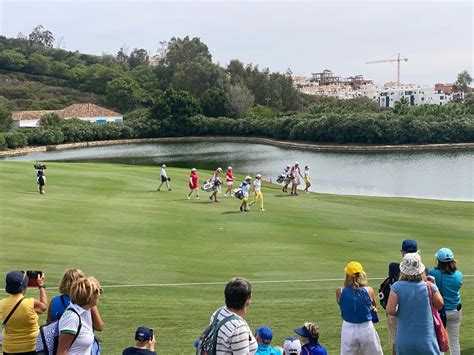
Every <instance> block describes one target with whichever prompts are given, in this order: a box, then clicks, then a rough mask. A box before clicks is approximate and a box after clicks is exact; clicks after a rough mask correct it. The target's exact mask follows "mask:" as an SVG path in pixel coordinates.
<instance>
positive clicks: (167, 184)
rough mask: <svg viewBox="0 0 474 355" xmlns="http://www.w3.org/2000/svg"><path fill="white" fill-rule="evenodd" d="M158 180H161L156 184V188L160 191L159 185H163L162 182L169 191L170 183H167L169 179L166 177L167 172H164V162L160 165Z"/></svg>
mask: <svg viewBox="0 0 474 355" xmlns="http://www.w3.org/2000/svg"><path fill="white" fill-rule="evenodd" d="M160 180H161V184H160V186H158V188H157V189H156V190H157V191H160V189H161V186H163V184H166V187H167V188H168V191H171V186H170V183H169V182H170V181H171V179H170V178H169V177H168V174H166V164H163V165H162V166H161V172H160Z"/></svg>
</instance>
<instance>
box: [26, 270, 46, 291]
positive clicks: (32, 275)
mask: <svg viewBox="0 0 474 355" xmlns="http://www.w3.org/2000/svg"><path fill="white" fill-rule="evenodd" d="M26 276H28V287H31V286H38V277H41V276H43V271H37V270H28V271H27V272H26Z"/></svg>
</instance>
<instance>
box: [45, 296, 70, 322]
mask: <svg viewBox="0 0 474 355" xmlns="http://www.w3.org/2000/svg"><path fill="white" fill-rule="evenodd" d="M69 303H71V298H70V297H69V296H68V295H59V296H56V297H54V298H53V299H52V300H51V306H50V308H49V309H50V312H51V322H55V321H57V320H59V318H61V316H62V315H63V313H64V311H65V310H66V308H67V307H68V306H69Z"/></svg>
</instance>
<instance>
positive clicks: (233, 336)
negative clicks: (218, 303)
mask: <svg viewBox="0 0 474 355" xmlns="http://www.w3.org/2000/svg"><path fill="white" fill-rule="evenodd" d="M224 295H225V304H226V305H225V307H222V308H219V309H218V310H216V311H215V312H214V314H213V315H212V317H211V321H210V324H212V322H213V320H214V317H217V319H218V321H219V322H220V321H221V320H222V319H224V318H226V317H229V316H231V315H235V316H236V317H237V318H236V319H233V320H229V321H228V322H227V323H225V324H224V325H223V326H222V327H221V328H220V329H219V330H218V333H217V337H218V338H217V339H218V340H217V347H216V350H217V351H216V354H217V355H224V354H229V353H230V354H252V355H253V354H255V352H256V351H257V341H256V340H255V338H254V336H253V335H252V332H251V331H250V328H249V326H248V324H247V322H246V321H245V317H246V315H247V309H248V307H249V306H250V303H251V297H252V286H251V285H250V282H249V281H248V280H246V279H244V278H240V277H235V278H233V279H231V280H230V281H229V282H228V283H227V285H226V287H225V290H224Z"/></svg>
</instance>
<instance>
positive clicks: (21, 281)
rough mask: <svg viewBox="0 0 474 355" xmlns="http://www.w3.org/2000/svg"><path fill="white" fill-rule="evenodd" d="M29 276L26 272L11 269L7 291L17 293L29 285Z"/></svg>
mask: <svg viewBox="0 0 474 355" xmlns="http://www.w3.org/2000/svg"><path fill="white" fill-rule="evenodd" d="M28 280H29V278H28V276H27V275H26V272H24V271H20V270H14V271H10V272H9V273H8V274H7V277H6V280H5V291H7V293H9V294H11V295H16V294H17V293H20V292H21V291H23V290H26V288H27V287H28Z"/></svg>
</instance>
